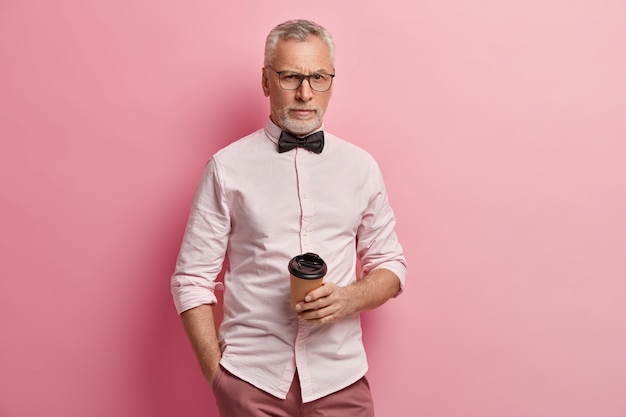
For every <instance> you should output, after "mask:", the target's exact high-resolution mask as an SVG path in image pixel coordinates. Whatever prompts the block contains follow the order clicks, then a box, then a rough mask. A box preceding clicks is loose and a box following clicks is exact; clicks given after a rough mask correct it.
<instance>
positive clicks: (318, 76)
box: [313, 73, 328, 81]
mask: <svg viewBox="0 0 626 417" xmlns="http://www.w3.org/2000/svg"><path fill="white" fill-rule="evenodd" d="M313 78H314V79H316V80H320V81H325V80H326V79H327V78H328V76H327V75H326V74H318V73H315V74H313Z"/></svg>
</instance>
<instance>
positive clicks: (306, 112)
mask: <svg viewBox="0 0 626 417" xmlns="http://www.w3.org/2000/svg"><path fill="white" fill-rule="evenodd" d="M290 113H291V114H293V115H295V116H296V117H298V118H307V117H310V116H311V115H314V114H315V110H313V109H291V110H290Z"/></svg>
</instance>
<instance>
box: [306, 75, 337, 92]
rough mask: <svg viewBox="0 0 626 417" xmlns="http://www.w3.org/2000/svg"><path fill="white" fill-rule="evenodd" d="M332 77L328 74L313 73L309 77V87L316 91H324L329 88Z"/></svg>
mask: <svg viewBox="0 0 626 417" xmlns="http://www.w3.org/2000/svg"><path fill="white" fill-rule="evenodd" d="M332 81H333V78H332V77H331V76H330V75H328V74H313V75H311V77H310V78H309V82H310V83H311V88H312V89H313V90H316V91H326V90H328V89H329V88H330V83H331V82H332Z"/></svg>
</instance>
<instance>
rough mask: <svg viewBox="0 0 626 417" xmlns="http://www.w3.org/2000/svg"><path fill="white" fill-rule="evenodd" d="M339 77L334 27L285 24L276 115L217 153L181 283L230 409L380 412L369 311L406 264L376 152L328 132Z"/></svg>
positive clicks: (192, 333)
mask: <svg viewBox="0 0 626 417" xmlns="http://www.w3.org/2000/svg"><path fill="white" fill-rule="evenodd" d="M334 76H335V67H334V44H333V40H332V37H331V36H330V34H329V33H328V32H327V31H326V30H325V29H324V28H323V27H321V26H319V25H317V24H315V23H313V22H310V21H304V20H296V21H288V22H285V23H283V24H281V25H278V26H277V27H276V28H274V29H273V30H272V31H271V32H270V34H269V35H268V38H267V40H266V48H265V64H264V67H263V69H262V87H263V92H264V93H265V95H266V96H267V97H269V102H270V117H269V120H268V122H267V124H266V126H265V128H264V129H260V130H258V131H257V132H255V133H253V134H251V135H249V136H247V137H245V138H242V139H240V140H238V141H236V142H234V143H232V144H230V145H228V146H226V147H225V148H223V149H222V150H220V151H218V152H217V153H216V154H215V155H213V156H212V157H211V159H210V160H209V162H208V164H207V167H206V169H205V172H204V175H203V177H202V180H201V181H200V184H199V186H198V190H197V192H196V196H195V198H194V203H193V206H192V209H191V213H190V217H189V222H188V225H187V229H186V232H185V237H184V239H183V243H182V246H181V250H180V254H179V258H178V262H177V265H176V271H175V273H174V275H173V277H172V294H173V296H174V301H175V304H176V307H177V311H178V312H179V313H180V315H181V318H182V321H183V324H184V327H185V330H186V332H187V335H188V337H189V339H190V341H191V343H192V346H193V348H194V351H195V353H196V355H197V358H198V361H199V363H200V366H201V368H202V371H203V374H204V376H205V377H206V379H207V380H208V381H209V382H210V383H211V384H212V388H213V392H214V394H215V398H216V402H217V405H218V408H219V410H220V414H221V416H222V417H249V416H252V417H255V416H285V417H294V416H331V417H337V416H357V417H360V416H363V417H365V416H373V415H374V411H373V404H372V398H371V394H370V390H369V386H368V383H367V380H366V379H365V373H366V371H367V360H366V357H365V351H364V348H363V344H362V342H361V326H360V321H359V313H360V312H361V311H364V310H368V309H372V308H375V307H377V306H379V305H381V304H383V303H384V302H385V301H387V300H388V299H389V298H391V297H395V296H397V295H398V294H399V293H400V292H401V290H402V288H403V286H404V280H405V275H406V262H405V259H404V256H403V254H402V248H401V246H400V244H399V243H398V240H397V237H396V234H395V232H394V225H395V219H394V216H393V213H392V210H391V208H390V207H389V204H388V200H387V195H386V191H385V187H384V183H383V180H382V176H381V174H380V171H379V169H378V166H377V165H376V163H375V162H374V160H373V158H372V157H371V156H370V155H369V154H367V153H366V152H365V151H363V150H361V149H360V148H358V147H356V146H354V145H352V144H350V143H348V142H345V141H343V140H341V139H339V138H337V137H336V136H334V135H332V134H329V133H327V132H323V131H322V122H323V117H324V113H325V111H326V108H327V106H328V102H329V100H330V97H331V94H332V90H333V78H334ZM312 134H313V135H312ZM309 135H312V136H309ZM305 136H308V137H306V138H305ZM306 252H313V253H315V254H318V255H319V256H320V257H321V258H322V259H323V260H324V261H325V262H326V264H327V267H328V273H327V275H326V277H325V278H324V280H325V284H324V285H323V286H321V287H319V288H318V289H315V290H313V291H311V292H310V293H309V294H308V295H307V296H306V298H305V300H303V301H302V302H300V303H298V305H297V306H296V309H295V311H294V310H293V309H292V308H291V306H290V299H289V272H288V270H287V265H288V263H289V260H290V259H291V258H292V257H294V256H295V255H298V254H302V253H306ZM225 259H228V262H227V265H228V267H227V268H226V271H225V276H224V288H225V292H224V305H223V319H222V322H221V324H220V328H219V337H218V335H217V334H216V331H215V327H214V319H213V311H212V308H213V307H212V305H213V304H215V303H216V301H217V299H216V297H215V295H214V290H215V289H216V288H218V287H221V286H222V284H221V283H219V282H217V281H216V276H217V275H218V274H219V272H220V271H221V269H222V265H223V264H224V260H225ZM359 263H360V265H361V269H362V270H361V273H360V278H359V279H356V275H357V274H356V265H357V264H359Z"/></svg>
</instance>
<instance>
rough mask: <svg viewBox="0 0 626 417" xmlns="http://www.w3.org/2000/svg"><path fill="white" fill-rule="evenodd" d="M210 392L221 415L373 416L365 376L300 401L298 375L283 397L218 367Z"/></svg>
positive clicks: (282, 416)
mask: <svg viewBox="0 0 626 417" xmlns="http://www.w3.org/2000/svg"><path fill="white" fill-rule="evenodd" d="M213 393H214V395H215V400H216V403H217V408H218V409H219V411H220V416H221V417H343V416H345V417H374V404H373V402H372V395H371V392H370V387H369V383H368V382H367V379H366V378H365V377H363V378H361V379H360V380H358V381H357V382H355V383H354V384H352V385H350V386H348V387H346V388H344V389H342V390H340V391H337V392H335V393H333V394H330V395H327V396H325V397H322V398H320V399H318V400H315V401H312V402H308V403H303V402H302V398H301V395H300V382H299V379H298V375H297V374H296V377H295V378H294V379H293V383H292V384H291V388H290V389H289V393H288V394H287V399H285V400H282V399H280V398H276V397H274V396H273V395H271V394H268V393H266V392H265V391H262V390H260V389H258V388H256V387H255V386H253V385H251V384H249V383H247V382H245V381H243V380H241V379H239V378H237V377H236V376H234V375H232V374H231V373H230V372H228V371H227V370H225V369H224V368H222V367H220V369H219V371H218V373H217V375H216V376H215V379H214V381H213Z"/></svg>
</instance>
